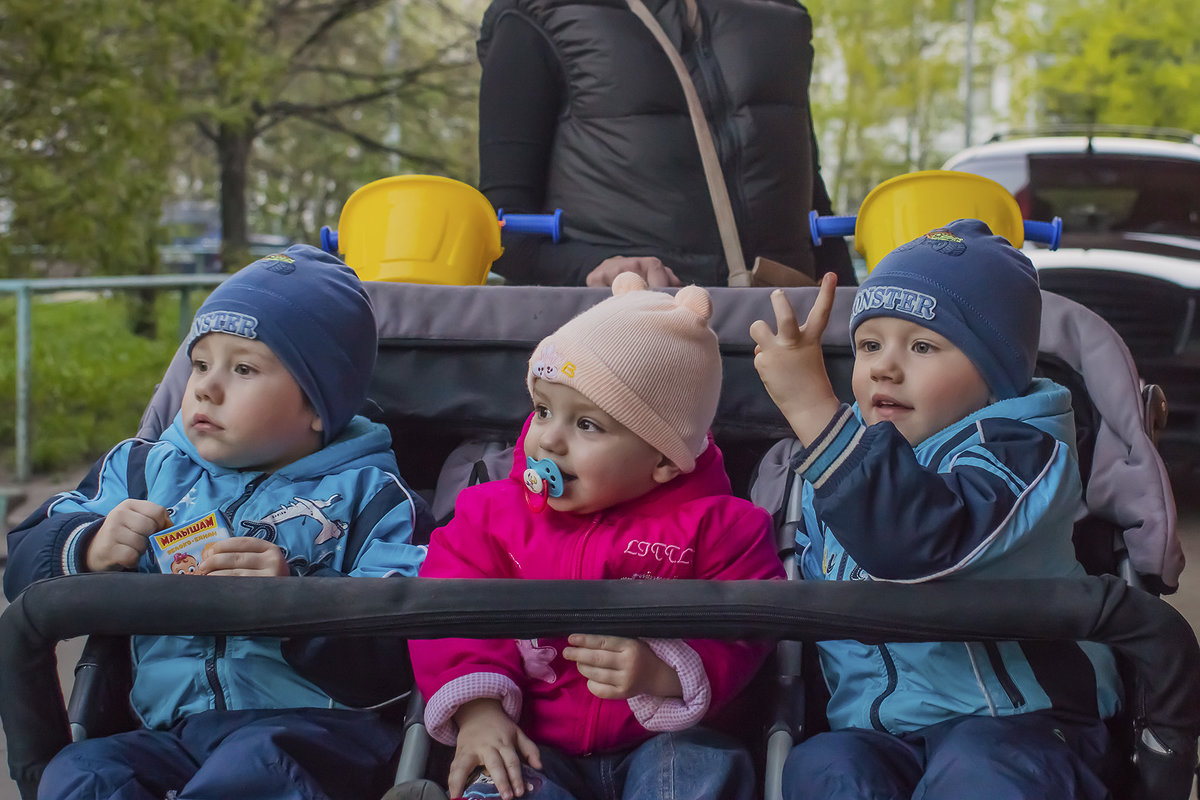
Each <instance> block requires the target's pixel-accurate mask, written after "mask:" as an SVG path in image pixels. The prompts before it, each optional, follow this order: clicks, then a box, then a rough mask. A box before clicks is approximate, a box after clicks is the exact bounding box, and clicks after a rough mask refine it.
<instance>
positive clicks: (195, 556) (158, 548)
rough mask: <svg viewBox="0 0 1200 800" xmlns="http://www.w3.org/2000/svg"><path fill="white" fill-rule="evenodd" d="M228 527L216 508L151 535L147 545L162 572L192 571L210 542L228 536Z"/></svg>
mask: <svg viewBox="0 0 1200 800" xmlns="http://www.w3.org/2000/svg"><path fill="white" fill-rule="evenodd" d="M229 536H230V534H229V528H227V527H225V520H224V519H222V517H221V515H220V514H218V513H217V512H216V511H212V512H209V513H208V514H205V515H204V516H203V517H201V518H200V519H197V520H193V521H192V522H189V523H187V524H184V525H180V526H178V527H175V528H171V529H170V530H165V531H160V532H159V533H156V534H154V535H153V536H151V537H150V547H151V549H153V551H154V556H155V558H157V559H158V566H159V567H160V568H162V571H163V572H164V573H174V574H176V575H192V574H195V572H196V567H198V566H200V562H201V561H203V560H204V556H205V553H206V551H207V549H208V547H209V545H211V544H213V543H215V542H219V541H221V540H222V539H228V538H229Z"/></svg>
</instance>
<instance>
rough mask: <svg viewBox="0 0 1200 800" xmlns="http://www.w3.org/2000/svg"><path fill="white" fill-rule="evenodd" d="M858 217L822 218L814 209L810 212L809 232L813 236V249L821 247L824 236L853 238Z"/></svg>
mask: <svg viewBox="0 0 1200 800" xmlns="http://www.w3.org/2000/svg"><path fill="white" fill-rule="evenodd" d="M857 221H858V217H822V216H821V215H820V214H818V213H817V210H816V209H815V208H814V209H813V210H812V211H810V212H808V231H809V233H810V234H811V235H812V241H813V247H820V246H821V237H822V236H843V237H845V236H853V235H854V223H855V222H857Z"/></svg>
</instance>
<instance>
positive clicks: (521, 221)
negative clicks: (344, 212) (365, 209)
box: [321, 208, 562, 256]
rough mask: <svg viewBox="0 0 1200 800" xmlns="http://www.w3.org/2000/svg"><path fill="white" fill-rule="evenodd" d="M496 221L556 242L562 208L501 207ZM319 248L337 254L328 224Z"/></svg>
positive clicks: (331, 229)
mask: <svg viewBox="0 0 1200 800" xmlns="http://www.w3.org/2000/svg"><path fill="white" fill-rule="evenodd" d="M496 221H497V222H499V223H500V226H501V227H502V228H507V229H508V230H510V231H514V232H516V233H540V234H543V235H545V236H550V237H552V238H553V240H554V243H555V244H558V240H559V237H560V236H561V235H562V209H561V208H560V209H558V210H556V211H555V212H554V213H553V214H507V215H506V214H505V213H504V211H503V209H501V210H500V211H497V212H496ZM321 249H322V250H324V251H325V252H326V253H330V254H332V255H335V256H336V255H338V233H337V231H336V230H334V229H333V228H331V227H329V226H328V225H322V226H321Z"/></svg>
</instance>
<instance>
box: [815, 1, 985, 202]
mask: <svg viewBox="0 0 1200 800" xmlns="http://www.w3.org/2000/svg"><path fill="white" fill-rule="evenodd" d="M807 6H808V8H809V10H810V11H811V13H812V15H813V20H814V24H815V30H814V47H815V49H816V63H815V69H814V77H813V87H812V98H813V100H812V105H813V116H814V120H815V122H816V125H817V130H818V134H820V135H821V136H822V141H823V142H824V148H823V150H822V155H823V157H824V159H825V162H826V163H829V164H832V165H835V167H834V168H833V169H830V170H823V175H824V177H825V180H826V184H827V186H828V188H829V190H830V194H831V196H832V197H833V200H834V206H835V208H841V209H845V210H847V211H853V210H854V209H856V208H857V207H858V204H859V203H860V202H861V201H862V198H863V197H864V196H865V195H866V193H867V192H868V191H870V189H871V188H873V187H874V186H875V185H876V184H878V183H880V182H881V181H883V180H886V179H887V178H890V177H893V176H895V175H898V174H901V173H904V172H911V171H913V170H918V169H933V168H936V167H937V166H939V165H940V163H941V161H942V160H943V159H944V158H945V157H946V156H947V155H949V152H944V148H945V145H944V144H941V145H940V144H939V143H940V142H942V141H944V140H945V138H946V133H947V132H948V131H952V130H955V129H956V128H958V127H959V126H961V125H962V122H963V116H964V106H963V97H962V94H961V91H960V88H959V87H960V83H961V78H962V75H963V54H964V48H965V24H964V21H963V17H962V13H963V12H962V4H961V3H958V2H950V0H900V1H899V2H892V1H891V0H838V2H829V1H828V0H814V1H813V2H811V3H808V4H807ZM976 6H977V8H976V11H975V14H976V19H977V22H978V21H982V20H986V19H988V18H989V17H990V14H991V8H992V4H991V3H987V2H977V3H976ZM831 145H832V146H831Z"/></svg>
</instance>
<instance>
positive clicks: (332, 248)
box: [321, 225, 338, 256]
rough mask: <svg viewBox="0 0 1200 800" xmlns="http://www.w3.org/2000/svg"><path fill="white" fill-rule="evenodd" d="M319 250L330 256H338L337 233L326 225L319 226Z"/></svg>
mask: <svg viewBox="0 0 1200 800" xmlns="http://www.w3.org/2000/svg"><path fill="white" fill-rule="evenodd" d="M321 249H322V250H324V251H325V252H326V253H329V254H330V255H335V256H336V255H337V254H338V237H337V231H335V230H334V229H333V228H331V227H329V226H328V225H322V226H321Z"/></svg>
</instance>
